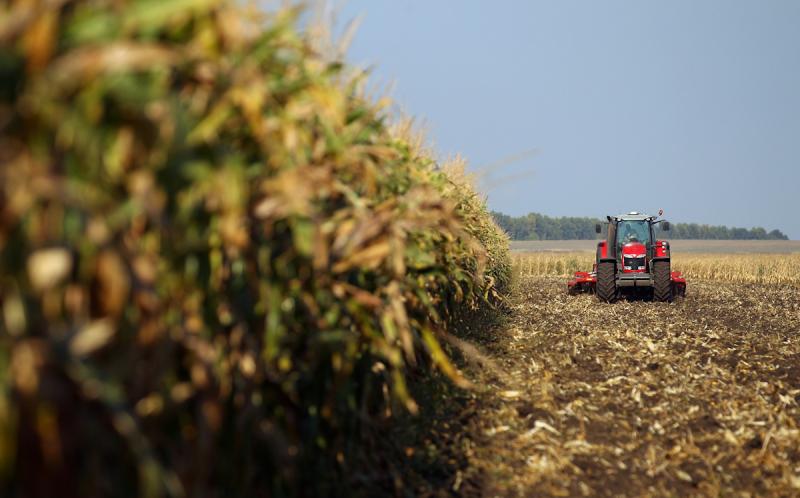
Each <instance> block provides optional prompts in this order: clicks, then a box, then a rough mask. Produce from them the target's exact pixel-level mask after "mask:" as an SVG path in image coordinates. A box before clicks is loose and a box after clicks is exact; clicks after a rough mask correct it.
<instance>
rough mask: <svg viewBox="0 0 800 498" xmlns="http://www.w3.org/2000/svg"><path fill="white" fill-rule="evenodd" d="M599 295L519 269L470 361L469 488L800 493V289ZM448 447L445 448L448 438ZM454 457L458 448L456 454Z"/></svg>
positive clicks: (482, 492)
mask: <svg viewBox="0 0 800 498" xmlns="http://www.w3.org/2000/svg"><path fill="white" fill-rule="evenodd" d="M689 285H690V286H689V294H688V296H687V297H686V298H685V299H681V300H679V301H677V302H676V303H673V304H670V305H665V304H661V303H649V302H641V301H634V302H620V303H617V304H614V305H608V304H601V303H599V302H598V301H597V300H596V299H595V298H594V297H593V296H590V295H581V296H577V297H569V296H567V294H566V292H565V288H564V286H565V284H564V280H563V279H562V278H560V277H553V276H520V277H519V278H518V285H517V289H516V291H515V294H514V297H513V302H512V304H511V314H510V318H509V320H508V323H506V324H504V325H503V326H501V327H499V328H498V330H497V331H496V333H495V334H493V336H492V338H489V339H487V340H486V342H483V343H482V346H481V348H480V349H481V351H482V354H473V355H472V356H473V358H474V359H473V360H472V361H471V362H470V365H469V366H467V367H466V370H467V372H468V374H469V375H470V377H471V378H472V380H473V382H475V384H476V385H478V386H481V387H480V388H479V389H478V391H477V392H475V394H474V396H473V398H472V399H470V400H469V401H467V402H465V404H464V408H463V412H462V413H460V414H457V415H455V418H454V419H457V420H461V421H464V420H466V421H467V422H465V423H463V425H459V426H458V427H457V428H456V429H453V430H455V432H456V433H455V434H449V435H448V436H447V437H448V440H449V441H458V444H459V446H460V447H462V448H466V451H465V453H466V459H465V460H466V462H467V463H466V464H464V465H463V467H462V468H461V469H460V470H459V471H458V472H457V473H456V474H455V476H453V477H451V478H450V480H449V482H448V483H447V486H448V488H449V489H452V490H453V491H456V493H457V494H459V495H462V496H568V495H569V496H581V495H583V496H589V495H591V496H595V495H600V496H620V495H621V496H640V495H650V496H652V495H657V496H684V495H701V496H718V495H722V496H765V495H770V496H797V495H798V494H799V493H800V407H799V406H798V405H799V404H800V289H798V288H797V287H781V286H767V285H757V284H731V283H727V282H713V281H708V280H706V281H690V283H689ZM452 446H453V445H452V444H451V445H450V447H449V450H448V451H453V448H452ZM451 461H452V458H451Z"/></svg>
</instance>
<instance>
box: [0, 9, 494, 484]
mask: <svg viewBox="0 0 800 498" xmlns="http://www.w3.org/2000/svg"><path fill="white" fill-rule="evenodd" d="M0 9H2V11H0V12H1V15H0V300H1V301H2V302H1V303H0V304H1V308H2V319H0V326H1V327H2V330H0V483H2V485H0V491H2V494H3V495H4V496H5V495H13V494H17V495H25V496H33V495H35V494H36V493H40V494H44V495H51V496H55V495H62V496H65V494H64V493H67V495H68V494H69V493H71V492H74V493H75V494H78V493H80V495H81V496H94V495H103V494H108V493H111V494H115V495H117V494H119V495H132V496H133V495H137V496H180V495H185V494H189V495H207V494H214V495H229V496H245V495H254V494H256V495H273V494H274V495H283V494H295V493H298V492H299V490H300V489H301V488H300V486H301V485H302V486H305V487H306V488H305V492H306V493H310V494H314V490H315V489H317V490H321V489H324V487H325V486H326V485H328V484H329V483H330V482H331V481H330V480H328V481H326V478H325V476H328V478H329V476H330V475H331V472H333V471H334V470H335V468H339V469H346V466H347V454H346V448H347V447H348V441H350V440H352V439H353V438H357V437H358V434H359V433H360V430H361V428H362V427H363V426H364V424H374V423H377V422H378V421H380V419H381V417H382V416H383V414H385V413H386V411H387V408H388V407H389V406H390V405H392V404H394V403H397V402H399V403H400V404H401V405H404V406H405V407H407V408H408V409H409V410H412V411H413V410H414V409H415V404H414V402H413V400H412V399H410V398H409V397H408V394H407V389H406V382H407V381H408V378H407V376H406V373H407V372H408V370H409V369H410V368H414V366H415V365H417V363H418V359H419V358H420V357H429V358H430V359H431V360H432V361H433V364H434V365H436V366H438V368H440V369H441V370H442V371H444V372H445V373H447V374H449V375H450V376H451V377H453V378H454V379H458V373H457V371H456V370H455V369H454V368H453V367H452V365H451V364H450V362H449V360H448V359H447V357H446V356H445V354H444V353H443V351H442V350H441V349H440V348H439V347H438V343H437V341H436V333H437V331H439V330H441V329H442V328H443V327H445V326H446V324H447V320H448V318H449V317H451V316H452V315H453V314H454V313H457V312H458V310H460V309H465V308H471V309H475V308H481V307H487V306H489V305H490V304H491V302H492V301H496V300H497V299H499V298H500V295H501V293H502V292H503V290H504V288H505V285H506V283H507V279H508V274H509V271H510V268H509V262H508V259H507V258H508V255H507V241H506V239H505V237H504V236H503V235H502V234H501V233H500V232H499V231H498V230H497V228H496V227H495V225H494V224H493V222H492V221H491V219H490V217H489V216H488V214H487V211H486V209H485V206H484V203H483V201H482V200H481V199H480V198H479V197H478V196H477V195H476V194H475V193H474V191H473V190H472V189H471V188H470V187H469V186H468V184H467V183H466V182H463V181H460V180H457V179H456V180H454V179H452V178H450V177H448V175H447V174H445V173H444V172H442V171H441V170H439V169H438V168H437V167H436V165H435V162H434V161H433V160H431V159H430V158H429V157H428V156H426V155H425V154H423V153H421V152H420V151H418V150H415V148H414V147H412V146H411V144H409V143H408V142H407V141H405V140H403V139H402V138H399V137H397V136H395V135H393V134H391V133H390V132H389V131H388V129H387V126H386V124H385V119H386V118H385V117H384V116H382V115H381V114H380V112H379V111H378V110H377V108H376V106H375V105H374V104H372V103H371V102H369V101H367V100H365V99H363V98H361V97H359V94H358V92H357V91H356V86H357V81H352V80H351V79H349V78H347V77H346V76H345V75H344V73H343V72H342V66H341V65H340V64H336V63H329V62H326V61H325V60H323V59H322V58H321V57H319V56H318V55H317V54H315V53H314V51H313V50H312V49H311V48H310V45H309V44H308V43H307V42H306V40H305V39H304V38H303V37H302V36H301V35H299V34H298V32H297V30H296V28H295V27H294V26H295V20H296V17H297V14H298V12H297V11H296V10H287V11H282V12H280V13H278V14H275V15H271V16H269V17H268V18H266V19H255V18H253V17H249V16H245V15H243V14H242V13H241V12H240V10H239V9H238V8H237V7H236V6H235V5H234V4H233V3H232V2H224V1H216V0H211V1H188V2H183V1H164V2H152V1H138V2H119V1H111V0H85V1H72V2H71V1H67V2H56V3H52V2H3V3H1V4H0ZM350 446H352V445H350ZM301 475H302V476H308V475H319V476H322V477H321V478H320V479H318V480H314V482H308V481H307V480H306V481H305V482H301V481H299V480H298V477H299V476H301Z"/></svg>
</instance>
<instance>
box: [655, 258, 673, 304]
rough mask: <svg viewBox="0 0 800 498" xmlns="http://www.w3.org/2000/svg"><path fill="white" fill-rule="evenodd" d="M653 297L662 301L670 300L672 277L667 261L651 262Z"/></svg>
mask: <svg viewBox="0 0 800 498" xmlns="http://www.w3.org/2000/svg"><path fill="white" fill-rule="evenodd" d="M653 298H654V299H655V300H656V301H661V302H662V303H669V302H672V278H671V276H670V264H669V261H655V262H653Z"/></svg>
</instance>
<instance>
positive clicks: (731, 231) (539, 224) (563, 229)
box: [492, 211, 789, 240]
mask: <svg viewBox="0 0 800 498" xmlns="http://www.w3.org/2000/svg"><path fill="white" fill-rule="evenodd" d="M492 216H494V219H495V221H497V224H498V225H500V228H502V229H503V230H505V231H506V232H507V233H508V235H509V236H510V237H511V239H512V240H576V239H594V238H595V237H596V233H595V231H594V226H595V224H597V223H600V222H601V221H602V220H599V219H597V218H580V217H570V216H564V217H560V218H553V217H550V216H545V215H543V214H539V213H529V214H527V215H525V216H509V215H507V214H503V213H498V212H496V211H493V212H492ZM670 225H671V226H670V231H669V234H668V235H667V238H670V239H720V240H788V239H789V237H787V236H786V235H784V234H783V232H781V231H780V230H772V231H770V232H767V231H766V230H765V229H763V228H761V227H757V228H750V229H747V228H735V227H733V228H732V227H726V226H711V225H699V224H697V223H671V224H670ZM657 235H659V236H660V235H663V232H661V231H660V230H659V232H658V234H657Z"/></svg>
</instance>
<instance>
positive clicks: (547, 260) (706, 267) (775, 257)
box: [512, 251, 800, 286]
mask: <svg viewBox="0 0 800 498" xmlns="http://www.w3.org/2000/svg"><path fill="white" fill-rule="evenodd" d="M594 257H595V256H594V254H593V253H590V252H585V251H583V252H538V253H516V254H513V255H512V261H513V265H514V270H515V272H516V273H517V274H519V275H520V276H525V277H538V276H558V277H564V278H567V277H568V276H571V275H572V274H573V273H574V272H575V271H590V270H591V269H592V265H593V264H594ZM798 268H800V253H789V254H784V253H770V254H718V253H707V254H698V253H687V254H680V253H674V254H673V258H672V269H673V270H674V271H680V272H682V273H683V275H684V276H685V277H687V279H688V280H689V285H691V281H692V280H693V279H694V280H709V281H725V282H731V283H747V284H771V285H795V286H796V285H800V272H798Z"/></svg>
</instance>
